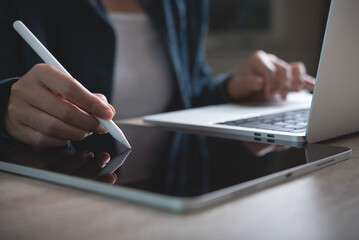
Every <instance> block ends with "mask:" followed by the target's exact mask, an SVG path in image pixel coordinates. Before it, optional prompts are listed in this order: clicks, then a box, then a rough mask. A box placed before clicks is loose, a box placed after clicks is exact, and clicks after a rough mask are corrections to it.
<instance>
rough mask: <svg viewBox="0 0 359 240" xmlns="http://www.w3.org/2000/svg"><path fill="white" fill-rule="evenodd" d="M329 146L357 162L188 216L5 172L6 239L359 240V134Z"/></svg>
mask: <svg viewBox="0 0 359 240" xmlns="http://www.w3.org/2000/svg"><path fill="white" fill-rule="evenodd" d="M325 144H330V145H336V146H346V147H350V148H352V149H353V157H352V158H351V159H350V160H347V161H344V162H341V163H338V164H336V165H333V166H330V167H327V168H324V169H322V170H319V171H316V172H313V173H310V174H306V175H304V176H302V177H299V178H294V179H293V180H291V181H288V182H285V183H282V184H279V185H275V186H273V187H270V188H266V189H264V190H261V191H257V192H254V193H252V194H248V195H245V196H242V197H238V198H236V199H233V200H232V201H229V202H225V203H222V204H220V205H216V206H214V207H212V208H209V209H206V210H203V211H199V212H194V213H186V214H175V213H168V212H164V211H161V210H157V209H152V208H149V207H145V206H141V205H137V204H133V203H130V202H125V201H122V200H119V199H114V198H110V197H106V196H101V195H97V194H94V193H89V192H85V191H81V190H76V189H72V188H68V187H64V186H60V185H56V184H51V183H47V182H43V181H39V180H35V179H31V178H27V177H23V176H18V175H14V174H9V173H5V172H0V239H4V240H5V239H86V240H87V239H325V240H328V239H341V240H342V239H359V134H354V135H350V136H345V137H342V138H339V139H335V140H331V141H328V142H326V143H325Z"/></svg>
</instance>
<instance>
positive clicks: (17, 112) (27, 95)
mask: <svg viewBox="0 0 359 240" xmlns="http://www.w3.org/2000/svg"><path fill="white" fill-rule="evenodd" d="M105 99H106V98H105V97H104V96H103V95H100V94H98V95H95V94H92V93H91V92H89V91H88V90H87V89H86V88H85V87H84V86H82V85H81V84H80V83H79V82H78V81H76V80H75V79H73V78H71V77H69V76H67V75H66V74H64V73H62V72H61V71H59V70H57V69H56V68H54V67H52V66H50V65H48V64H37V65H35V66H34V67H33V68H32V69H31V70H30V71H29V72H27V73H26V74H25V75H24V76H23V77H21V78H20V79H19V80H18V81H17V82H16V83H14V84H13V86H12V88H11V94H10V98H9V102H8V107H7V110H6V112H5V126H6V130H7V131H8V132H9V134H11V135H12V136H13V137H15V138H17V139H18V140H20V141H22V142H25V143H28V144H30V145H33V146H36V147H53V146H63V145H65V144H66V143H67V142H68V141H69V140H73V141H79V140H82V139H84V138H86V137H87V136H89V135H91V134H92V133H106V132H107V131H106V129H104V128H103V126H102V125H101V124H100V123H99V122H98V121H97V120H96V118H95V117H93V116H92V114H93V115H96V116H98V117H100V118H103V119H106V120H109V119H111V118H112V117H113V116H114V113H115V110H114V109H113V107H112V106H111V105H110V104H108V103H107V101H106V100H105Z"/></svg>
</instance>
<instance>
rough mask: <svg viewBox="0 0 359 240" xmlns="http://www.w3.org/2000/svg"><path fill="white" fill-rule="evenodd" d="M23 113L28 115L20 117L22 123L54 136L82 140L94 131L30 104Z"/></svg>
mask: <svg viewBox="0 0 359 240" xmlns="http://www.w3.org/2000/svg"><path fill="white" fill-rule="evenodd" d="M23 114H24V116H27V117H24V118H21V119H20V122H21V123H22V124H24V125H27V126H31V127H32V128H33V129H35V130H37V131H39V132H41V133H43V134H45V135H47V136H50V137H53V138H57V139H62V140H72V141H80V140H83V139H84V138H86V137H87V136H90V135H91V134H92V132H88V131H84V130H82V129H80V128H77V127H74V126H71V125H69V124H67V123H65V122H62V121H61V120H59V119H57V118H55V117H53V116H51V115H49V114H47V113H45V112H43V111H41V110H39V109H37V108H35V107H33V106H30V105H29V106H28V107H25V108H24V112H23Z"/></svg>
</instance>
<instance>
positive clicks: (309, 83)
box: [304, 75, 315, 91]
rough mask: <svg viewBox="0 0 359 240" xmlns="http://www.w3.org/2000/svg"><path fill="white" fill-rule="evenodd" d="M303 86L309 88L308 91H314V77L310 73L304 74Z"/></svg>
mask: <svg viewBox="0 0 359 240" xmlns="http://www.w3.org/2000/svg"><path fill="white" fill-rule="evenodd" d="M304 88H306V89H308V90H310V91H314V88H315V78H313V77H312V76H310V75H306V76H305V77H304Z"/></svg>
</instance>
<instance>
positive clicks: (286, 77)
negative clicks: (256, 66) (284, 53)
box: [272, 59, 292, 99]
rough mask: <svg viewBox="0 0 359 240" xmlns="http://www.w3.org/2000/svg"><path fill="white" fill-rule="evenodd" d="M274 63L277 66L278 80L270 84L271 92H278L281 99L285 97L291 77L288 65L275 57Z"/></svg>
mask: <svg viewBox="0 0 359 240" xmlns="http://www.w3.org/2000/svg"><path fill="white" fill-rule="evenodd" d="M274 65H275V66H276V68H277V78H278V80H277V81H274V82H273V84H272V94H273V95H274V94H275V93H276V92H279V93H280V95H281V97H282V99H286V98H287V95H288V91H289V90H290V81H291V79H292V76H291V75H292V74H291V69H290V65H289V64H287V63H286V62H284V61H283V60H280V59H276V60H275V61H274Z"/></svg>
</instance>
